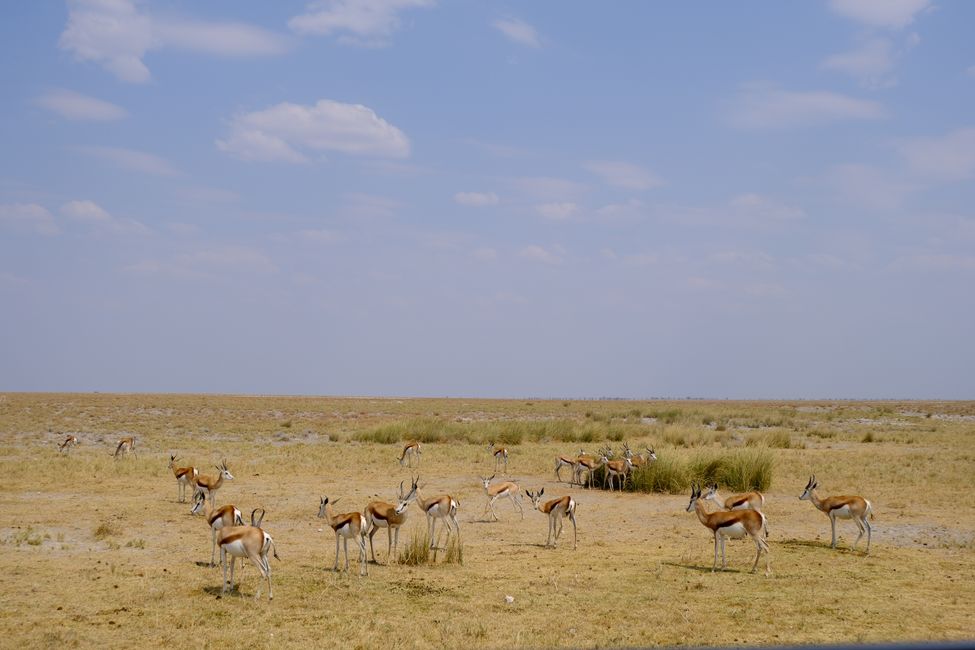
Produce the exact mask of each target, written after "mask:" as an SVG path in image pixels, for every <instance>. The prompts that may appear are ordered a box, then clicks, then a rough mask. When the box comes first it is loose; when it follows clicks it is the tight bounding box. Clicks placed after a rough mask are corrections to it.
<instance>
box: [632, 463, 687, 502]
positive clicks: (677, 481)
mask: <svg viewBox="0 0 975 650" xmlns="http://www.w3.org/2000/svg"><path fill="white" fill-rule="evenodd" d="M690 484H691V474H690V471H689V469H688V466H687V462H686V461H685V460H684V459H682V458H680V457H678V456H674V455H671V454H665V455H662V456H660V457H658V458H657V460H656V461H654V462H653V463H650V464H649V465H644V466H643V467H639V468H637V469H635V470H633V474H632V475H631V476H630V480H629V481H628V485H629V486H630V487H631V489H633V490H634V491H636V492H663V493H665V494H679V493H681V492H684V491H685V490H687V488H688V487H689V486H690Z"/></svg>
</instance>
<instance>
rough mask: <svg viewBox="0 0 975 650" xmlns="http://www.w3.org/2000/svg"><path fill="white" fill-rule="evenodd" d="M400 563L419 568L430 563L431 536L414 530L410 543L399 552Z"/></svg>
mask: <svg viewBox="0 0 975 650" xmlns="http://www.w3.org/2000/svg"><path fill="white" fill-rule="evenodd" d="M398 559H399V563H400V564H405V565H407V566H418V565H421V564H426V563H428V562H429V561H430V535H428V534H427V533H426V532H425V531H424V532H419V531H416V530H414V531H413V534H412V535H410V541H409V543H408V544H407V545H406V546H405V547H404V548H403V550H401V551H400V552H399V558H398Z"/></svg>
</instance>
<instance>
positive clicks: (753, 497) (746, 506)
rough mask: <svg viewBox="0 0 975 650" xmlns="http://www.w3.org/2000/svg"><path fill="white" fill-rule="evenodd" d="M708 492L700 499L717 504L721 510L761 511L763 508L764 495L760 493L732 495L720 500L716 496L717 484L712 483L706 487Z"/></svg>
mask: <svg viewBox="0 0 975 650" xmlns="http://www.w3.org/2000/svg"><path fill="white" fill-rule="evenodd" d="M707 488H708V491H707V494H705V495H704V496H703V497H702V498H703V499H704V500H705V501H707V500H708V499H710V500H711V501H714V502H715V503H716V504H718V507H719V508H722V509H723V510H761V509H762V507H763V506H765V495H764V494H762V493H761V492H745V493H743V494H733V495H731V496H730V497H728V498H727V499H722V498H721V497H720V496H719V495H718V484H717V483H712V484H711V485H708V486H707Z"/></svg>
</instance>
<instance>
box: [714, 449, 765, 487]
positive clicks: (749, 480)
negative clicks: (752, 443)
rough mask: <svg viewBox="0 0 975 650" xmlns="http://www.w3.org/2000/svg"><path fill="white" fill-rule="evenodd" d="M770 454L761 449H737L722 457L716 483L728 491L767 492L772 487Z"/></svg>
mask: <svg viewBox="0 0 975 650" xmlns="http://www.w3.org/2000/svg"><path fill="white" fill-rule="evenodd" d="M774 464H775V459H774V458H773V456H772V452H771V451H769V450H768V449H763V448H751V449H737V450H735V452H734V453H733V454H728V455H727V456H725V457H724V459H723V462H722V464H721V467H720V469H719V473H718V477H717V478H718V480H717V482H718V483H720V484H722V485H725V486H727V487H728V489H730V490H735V491H738V492H745V491H748V490H762V491H764V490H767V489H769V487H771V485H772V468H773V466H774Z"/></svg>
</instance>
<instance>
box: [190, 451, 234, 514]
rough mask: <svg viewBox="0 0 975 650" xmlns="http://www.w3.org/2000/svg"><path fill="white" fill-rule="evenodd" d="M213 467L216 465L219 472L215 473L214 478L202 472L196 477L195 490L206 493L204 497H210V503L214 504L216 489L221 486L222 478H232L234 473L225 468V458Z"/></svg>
mask: <svg viewBox="0 0 975 650" xmlns="http://www.w3.org/2000/svg"><path fill="white" fill-rule="evenodd" d="M214 467H216V468H217V471H218V472H220V473H219V474H217V477H216V478H214V477H212V476H209V475H203V474H201V475H199V476H197V477H196V491H197V492H202V493H203V494H204V495H206V497H207V498H208V499H210V503H211V504H216V501H215V499H216V495H217V490H219V489H220V488H221V487H222V486H223V482H224V480H227V481H232V480H234V475H233V474H231V473H230V470H229V469H227V460H226V459H224V461H223V463H222V464H221V465H214Z"/></svg>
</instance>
